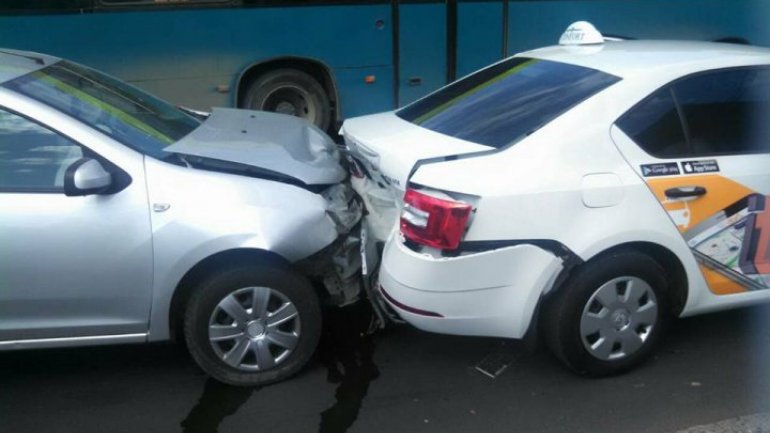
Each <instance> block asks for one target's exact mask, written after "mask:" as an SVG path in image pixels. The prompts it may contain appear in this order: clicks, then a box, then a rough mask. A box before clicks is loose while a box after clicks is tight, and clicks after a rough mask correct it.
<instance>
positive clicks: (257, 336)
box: [209, 287, 300, 371]
mask: <svg viewBox="0 0 770 433" xmlns="http://www.w3.org/2000/svg"><path fill="white" fill-rule="evenodd" d="M299 336H300V319H299V313H298V312H297V308H296V307H295V306H294V304H293V303H292V302H291V301H290V300H289V298H287V297H286V296H284V295H283V294H282V293H280V292H278V291H276V290H273V289H270V288H269V287H245V288H243V289H239V290H236V291H234V292H233V293H231V294H229V295H227V296H226V297H225V298H224V299H222V300H221V301H220V302H219V304H217V306H216V308H214V312H213V313H212V314H211V318H210V319H209V342H210V343H211V347H212V348H213V349H214V353H216V354H217V356H219V357H220V358H221V359H222V360H223V361H224V362H226V363H227V364H228V365H230V366H231V367H235V368H237V369H239V370H244V371H255V370H266V369H269V368H272V367H275V366H276V365H278V364H280V363H281V362H283V361H284V360H286V358H287V357H288V356H289V355H290V354H291V352H292V351H293V350H294V348H295V347H297V342H298V341H299Z"/></svg>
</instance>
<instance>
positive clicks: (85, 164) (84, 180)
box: [64, 158, 112, 197]
mask: <svg viewBox="0 0 770 433" xmlns="http://www.w3.org/2000/svg"><path fill="white" fill-rule="evenodd" d="M110 186H112V175H111V174H110V173H109V172H108V171H107V170H105V169H104V167H102V164H100V163H99V161H97V160H95V159H93V158H80V159H79V160H77V161H75V162H73V163H72V165H70V166H69V167H68V168H67V171H66V172H65V173H64V195H66V196H68V197H73V196H82V195H91V194H101V193H103V192H105V191H106V190H108V189H109V188H110Z"/></svg>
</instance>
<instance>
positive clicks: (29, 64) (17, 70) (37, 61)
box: [0, 48, 60, 83]
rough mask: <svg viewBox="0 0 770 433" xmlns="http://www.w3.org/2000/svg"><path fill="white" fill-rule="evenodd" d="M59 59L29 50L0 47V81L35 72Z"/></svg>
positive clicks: (3, 81)
mask: <svg viewBox="0 0 770 433" xmlns="http://www.w3.org/2000/svg"><path fill="white" fill-rule="evenodd" d="M59 60H60V59H59V58H57V57H53V56H48V55H45V54H39V53H33V52H31V51H18V50H8V49H5V48H0V83H5V82H6V81H10V80H13V79H14V78H17V77H20V76H22V75H26V74H29V73H30V72H35V71H37V70H38V69H42V68H44V67H46V66H48V65H50V64H52V63H56V62H58V61H59Z"/></svg>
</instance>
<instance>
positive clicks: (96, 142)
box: [0, 50, 361, 385]
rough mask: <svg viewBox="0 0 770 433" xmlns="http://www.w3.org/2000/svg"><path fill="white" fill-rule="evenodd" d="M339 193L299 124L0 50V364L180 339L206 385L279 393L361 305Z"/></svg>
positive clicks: (347, 207) (314, 133) (313, 135)
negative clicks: (205, 109) (1, 357)
mask: <svg viewBox="0 0 770 433" xmlns="http://www.w3.org/2000/svg"><path fill="white" fill-rule="evenodd" d="M345 178H346V172H345V170H344V169H343V168H342V167H341V166H340V164H339V154H338V151H337V148H336V146H335V144H334V143H333V142H332V141H331V139H329V137H328V136H326V135H325V134H324V133H323V132H321V131H320V130H319V129H317V128H315V127H314V126H312V125H310V124H308V123H306V122H305V121H303V120H301V119H298V118H294V117H289V116H283V115H279V114H273V113H262V112H253V111H245V110H233V109H215V110H214V111H213V112H212V113H211V114H210V115H208V114H206V113H193V112H189V111H184V110H181V109H179V108H177V107H174V106H172V105H169V104H168V103H166V102H164V101H161V100H159V99H157V98H155V97H153V96H151V95H148V94H146V93H144V92H142V91H140V90H138V89H136V88H134V87H132V86H130V85H127V84H126V83H123V82H121V81H119V80H117V79H115V78H112V77H109V76H106V75H104V74H102V73H100V72H97V71H95V70H93V69H89V68H87V67H84V66H81V65H78V64H75V63H71V62H68V61H66V60H61V59H57V58H53V57H50V56H45V55H41V54H37V53H29V52H20V51H11V50H0V350H12V349H26V348H44V347H62V346H85V345H97V344H114V343H138V342H150V341H160V340H166V339H169V338H172V337H174V336H180V337H181V336H183V337H184V340H185V341H186V343H187V346H188V348H189V350H190V353H191V354H192V356H193V358H195V360H196V361H197V362H198V364H199V365H200V366H201V367H202V368H203V369H204V370H205V371H206V372H208V373H209V374H210V375H211V376H213V377H215V378H216V379H218V380H220V381H223V382H226V383H230V384H236V385H259V384H265V383H269V382H274V381H278V380H281V379H284V378H286V377H288V376H290V375H292V374H294V373H296V372H297V371H298V370H299V369H300V368H302V366H303V365H304V364H306V363H307V361H308V360H309V359H310V357H311V355H312V353H313V351H314V349H315V347H316V345H317V343H318V340H319V336H320V327H321V305H323V304H324V303H326V304H336V305H342V304H346V303H350V302H353V301H354V300H355V299H356V298H357V297H358V295H359V285H360V283H359V279H358V278H357V275H358V274H359V268H360V255H359V251H358V240H357V236H354V235H352V234H351V232H355V230H356V227H357V224H358V222H359V219H360V217H361V208H360V205H359V204H358V202H357V201H356V200H357V199H356V198H355V194H354V193H353V192H352V190H351V189H350V188H349V186H347V184H346V183H344V180H345Z"/></svg>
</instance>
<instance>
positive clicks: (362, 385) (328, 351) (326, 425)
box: [318, 302, 380, 433]
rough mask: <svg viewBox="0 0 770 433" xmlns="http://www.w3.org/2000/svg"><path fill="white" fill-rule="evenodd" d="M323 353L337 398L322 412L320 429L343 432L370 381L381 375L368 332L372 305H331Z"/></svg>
mask: <svg viewBox="0 0 770 433" xmlns="http://www.w3.org/2000/svg"><path fill="white" fill-rule="evenodd" d="M325 320H326V323H325V326H324V332H323V335H322V341H321V347H320V356H321V362H322V363H323V364H324V365H325V366H326V368H327V369H328V374H327V380H328V381H329V382H331V383H336V384H338V385H337V389H336V391H335V393H334V396H335V398H336V402H335V403H334V405H332V406H331V407H329V408H328V409H326V410H324V411H323V412H321V423H320V425H319V428H318V431H319V432H320V433H344V432H346V431H348V429H349V428H350V427H351V426H352V425H353V423H355V421H356V419H357V418H358V413H359V411H360V410H361V405H362V404H363V401H364V399H365V398H366V394H367V393H368V391H369V385H370V384H371V382H372V381H373V380H375V379H377V378H378V377H379V376H380V371H379V369H378V368H377V366H376V365H375V364H374V360H373V357H374V349H375V342H374V338H373V335H372V334H371V333H369V332H368V331H369V325H370V324H371V320H372V311H371V307H370V305H369V304H368V303H367V302H358V303H356V304H353V305H350V306H348V307H343V308H335V309H330V310H329V311H328V312H327V316H326V318H325Z"/></svg>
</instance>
